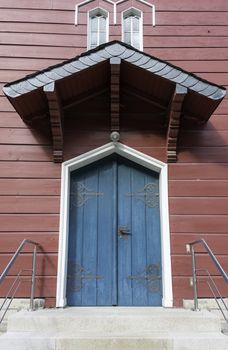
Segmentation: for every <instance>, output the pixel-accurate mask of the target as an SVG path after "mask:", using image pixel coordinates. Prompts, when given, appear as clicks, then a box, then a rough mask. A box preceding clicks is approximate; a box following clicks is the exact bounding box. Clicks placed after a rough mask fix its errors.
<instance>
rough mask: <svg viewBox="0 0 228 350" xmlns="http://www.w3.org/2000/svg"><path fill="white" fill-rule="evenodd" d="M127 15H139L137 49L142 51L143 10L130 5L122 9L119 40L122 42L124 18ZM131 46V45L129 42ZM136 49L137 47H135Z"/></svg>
mask: <svg viewBox="0 0 228 350" xmlns="http://www.w3.org/2000/svg"><path fill="white" fill-rule="evenodd" d="M128 15H130V16H131V15H136V16H138V17H139V35H140V38H139V50H141V51H143V12H142V11H141V10H139V9H137V8H135V7H130V8H128V9H127V10H124V11H123V12H122V13H121V24H122V26H121V27H122V29H121V41H122V42H124V19H125V18H126V17H127V16H128ZM131 46H134V45H132V43H131ZM137 49H138V48H137Z"/></svg>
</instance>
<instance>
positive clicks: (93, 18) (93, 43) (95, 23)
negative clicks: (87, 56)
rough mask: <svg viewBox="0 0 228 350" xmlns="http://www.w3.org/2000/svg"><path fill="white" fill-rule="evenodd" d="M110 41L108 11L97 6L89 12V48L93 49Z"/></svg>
mask: <svg viewBox="0 0 228 350" xmlns="http://www.w3.org/2000/svg"><path fill="white" fill-rule="evenodd" d="M107 41H108V12H107V11H105V10H103V9H101V8H96V9H94V10H92V11H90V12H89V18H88V49H93V48H94V47H97V46H99V45H101V44H104V43H106V42H107Z"/></svg>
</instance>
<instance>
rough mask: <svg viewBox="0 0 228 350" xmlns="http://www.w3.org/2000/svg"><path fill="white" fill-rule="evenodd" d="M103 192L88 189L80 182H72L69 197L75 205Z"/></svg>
mask: <svg viewBox="0 0 228 350" xmlns="http://www.w3.org/2000/svg"><path fill="white" fill-rule="evenodd" d="M103 194H104V193H101V192H94V191H93V190H90V189H88V188H87V187H86V186H85V185H84V184H83V183H82V182H74V183H73V184H72V190H71V198H72V202H71V203H72V204H73V205H74V206H76V207H81V206H83V205H84V204H85V203H86V202H87V201H88V200H89V199H90V198H94V197H98V196H103Z"/></svg>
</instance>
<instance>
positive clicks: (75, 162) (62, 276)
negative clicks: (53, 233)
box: [56, 142, 173, 307]
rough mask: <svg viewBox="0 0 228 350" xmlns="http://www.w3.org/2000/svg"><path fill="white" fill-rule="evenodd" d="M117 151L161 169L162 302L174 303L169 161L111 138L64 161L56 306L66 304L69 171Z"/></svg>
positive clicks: (169, 305)
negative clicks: (161, 159)
mask: <svg viewBox="0 0 228 350" xmlns="http://www.w3.org/2000/svg"><path fill="white" fill-rule="evenodd" d="M115 153H116V154H119V155H120V156H122V157H125V158H127V159H129V160H131V161H133V162H135V163H137V164H140V165H141V166H143V167H145V168H147V169H151V170H153V171H155V172H157V173H159V191H160V196H159V197H160V222H161V254H162V289H163V297H162V305H163V306H164V307H172V306H173V291H172V271H171V254H170V231H169V207H168V169H167V164H165V163H163V162H161V161H159V160H157V159H155V158H152V157H150V156H148V155H145V154H143V153H141V152H139V151H136V150H135V149H133V148H130V147H128V146H126V145H123V144H121V143H115V142H110V143H108V144H106V145H104V146H101V147H99V148H96V149H94V150H92V151H90V152H87V153H84V154H82V155H80V156H78V157H76V158H73V159H71V160H68V161H66V162H64V163H62V173H61V176H62V177H61V202H60V232H59V251H58V274H57V291H56V307H64V306H66V305H67V299H66V282H67V262H68V261H67V259H68V233H69V193H70V173H71V172H72V171H74V170H77V169H80V168H82V167H84V166H86V165H88V164H91V163H93V162H95V161H97V160H99V159H102V158H104V157H107V156H109V155H111V154H115Z"/></svg>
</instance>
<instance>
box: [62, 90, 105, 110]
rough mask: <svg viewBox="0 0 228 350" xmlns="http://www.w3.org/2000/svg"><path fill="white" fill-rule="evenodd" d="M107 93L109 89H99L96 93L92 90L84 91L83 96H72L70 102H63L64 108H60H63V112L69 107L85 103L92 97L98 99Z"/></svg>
mask: <svg viewBox="0 0 228 350" xmlns="http://www.w3.org/2000/svg"><path fill="white" fill-rule="evenodd" d="M108 91H109V89H108V88H107V87H106V88H102V89H99V90H97V91H94V89H92V90H90V91H86V92H85V93H83V94H80V95H78V96H74V98H73V99H71V100H70V101H66V102H64V106H63V107H62V108H63V110H67V109H69V108H71V107H74V106H77V105H79V104H80V103H83V102H86V101H88V100H90V99H92V98H94V97H98V96H100V95H103V94H105V93H106V92H108Z"/></svg>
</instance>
